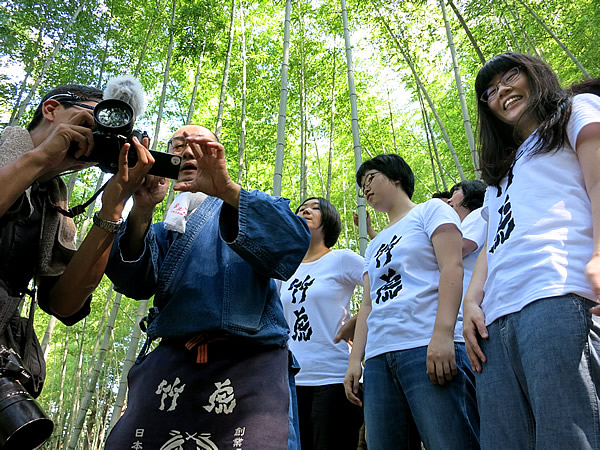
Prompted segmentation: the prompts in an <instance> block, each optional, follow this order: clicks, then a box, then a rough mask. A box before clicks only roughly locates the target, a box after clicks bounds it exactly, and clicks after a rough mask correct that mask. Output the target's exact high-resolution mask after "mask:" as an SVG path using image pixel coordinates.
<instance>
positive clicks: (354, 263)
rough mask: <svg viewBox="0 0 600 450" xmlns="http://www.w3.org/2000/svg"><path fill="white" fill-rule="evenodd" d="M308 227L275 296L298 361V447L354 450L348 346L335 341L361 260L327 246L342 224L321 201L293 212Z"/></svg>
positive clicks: (355, 413) (355, 418)
mask: <svg viewBox="0 0 600 450" xmlns="http://www.w3.org/2000/svg"><path fill="white" fill-rule="evenodd" d="M296 214H297V215H298V216H300V217H302V218H304V219H305V220H306V222H307V224H308V228H309V229H310V234H311V241H310V246H309V248H308V251H307V252H306V255H305V256H304V259H303V260H302V263H301V264H300V266H299V267H298V269H297V270H296V272H295V273H294V275H292V276H291V278H290V279H289V280H287V281H284V282H282V283H281V287H280V297H281V301H282V303H283V309H284V313H285V317H286V319H287V321H288V324H289V326H290V329H291V339H290V341H289V346H290V349H291V350H292V353H293V354H294V356H295V357H296V358H297V359H298V362H299V363H300V372H299V373H298V374H297V375H296V393H297V398H298V417H299V422H300V442H301V445H302V449H304V450H306V449H333V448H344V449H346V448H347V449H355V448H357V445H358V437H359V430H360V427H361V425H362V423H363V416H362V410H361V408H360V407H358V406H356V405H353V404H351V403H350V402H348V400H347V399H346V395H345V392H344V384H343V383H344V374H345V373H346V368H347V367H348V357H349V354H350V350H349V347H348V344H347V343H346V342H344V341H342V342H339V343H337V344H334V342H333V341H334V338H335V336H336V334H337V333H338V331H339V330H340V328H341V327H342V325H344V323H346V322H347V321H348V320H349V319H350V298H351V297H352V293H353V292H354V288H355V287H356V286H357V285H362V268H363V263H364V261H363V258H362V257H361V256H359V255H357V254H356V253H354V252H353V251H351V250H348V249H341V250H332V249H331V247H333V246H334V245H335V243H336V242H337V240H338V237H339V235H340V232H341V229H342V224H341V220H340V215H339V214H338V212H337V210H336V209H335V207H334V206H333V205H332V204H331V203H330V202H329V201H327V200H326V199H324V198H321V197H311V198H309V199H307V200H305V201H304V202H303V203H302V204H301V205H300V206H299V207H298V209H297V210H296Z"/></svg>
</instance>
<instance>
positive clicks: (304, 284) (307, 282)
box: [288, 275, 315, 303]
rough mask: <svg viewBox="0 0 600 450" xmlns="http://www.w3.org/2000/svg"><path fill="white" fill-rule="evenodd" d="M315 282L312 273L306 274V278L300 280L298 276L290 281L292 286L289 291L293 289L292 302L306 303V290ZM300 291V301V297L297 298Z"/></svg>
mask: <svg viewBox="0 0 600 450" xmlns="http://www.w3.org/2000/svg"><path fill="white" fill-rule="evenodd" d="M314 282H315V279H314V278H313V279H311V278H310V275H306V278H304V280H299V279H298V278H296V279H295V280H294V281H292V282H291V283H290V287H289V288H288V291H292V303H304V301H305V300H306V291H307V290H308V288H309V287H310V286H312V284H313V283H314ZM299 292H301V293H302V295H301V296H300V301H297V300H298V299H297V298H296V294H298V293H299Z"/></svg>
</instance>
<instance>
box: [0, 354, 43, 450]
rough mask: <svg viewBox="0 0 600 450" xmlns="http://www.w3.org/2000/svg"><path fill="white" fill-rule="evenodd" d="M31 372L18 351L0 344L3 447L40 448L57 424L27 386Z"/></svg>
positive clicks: (0, 415)
mask: <svg viewBox="0 0 600 450" xmlns="http://www.w3.org/2000/svg"><path fill="white" fill-rule="evenodd" d="M30 379H31V373H29V370H28V369H27V368H26V367H25V366H24V365H23V362H22V361H21V358H20V357H19V355H18V354H17V353H16V352H15V351H14V350H13V349H11V348H8V347H6V346H5V345H1V344H0V448H2V449H3V450H8V449H15V450H16V449H29V448H38V447H39V446H40V445H42V444H43V443H44V442H45V441H46V440H47V439H48V438H49V437H50V436H51V435H52V430H53V429H54V424H53V423H52V421H51V420H50V419H48V417H47V416H46V414H44V411H43V410H42V408H41V407H40V406H39V405H38V403H37V402H36V401H35V400H34V399H33V398H32V397H31V396H30V395H29V393H28V392H27V390H26V389H25V387H24V384H26V383H27V382H28V381H29V380H30Z"/></svg>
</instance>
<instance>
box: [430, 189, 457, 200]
mask: <svg viewBox="0 0 600 450" xmlns="http://www.w3.org/2000/svg"><path fill="white" fill-rule="evenodd" d="M450 197H452V193H450V192H448V191H442V192H434V193H433V195H432V196H431V198H439V199H442V200H448V199H449V198H450Z"/></svg>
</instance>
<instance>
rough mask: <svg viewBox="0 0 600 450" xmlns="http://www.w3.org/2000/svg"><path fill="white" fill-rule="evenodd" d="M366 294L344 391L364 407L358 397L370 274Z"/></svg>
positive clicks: (357, 321) (366, 284) (369, 307)
mask: <svg viewBox="0 0 600 450" xmlns="http://www.w3.org/2000/svg"><path fill="white" fill-rule="evenodd" d="M363 279H364V293H363V299H362V302H361V304H360V309H359V310H358V314H357V315H356V329H355V331H354V344H353V345H352V352H351V353H350V360H349V361H348V370H347V371H346V376H345V377H344V389H345V390H346V397H347V398H348V400H350V401H351V402H352V403H354V404H355V405H358V406H362V400H361V399H360V398H359V397H358V382H359V380H360V377H361V376H362V360H363V358H364V357H365V347H366V345H367V332H368V327H367V318H368V317H369V314H371V294H370V292H371V291H370V290H371V282H370V281H369V274H367V273H365V275H364V277H363Z"/></svg>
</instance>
